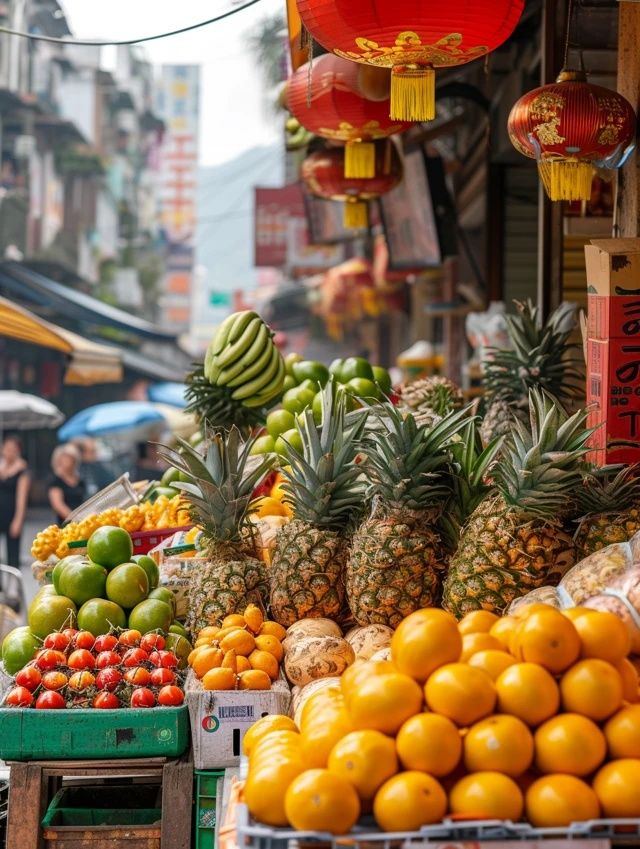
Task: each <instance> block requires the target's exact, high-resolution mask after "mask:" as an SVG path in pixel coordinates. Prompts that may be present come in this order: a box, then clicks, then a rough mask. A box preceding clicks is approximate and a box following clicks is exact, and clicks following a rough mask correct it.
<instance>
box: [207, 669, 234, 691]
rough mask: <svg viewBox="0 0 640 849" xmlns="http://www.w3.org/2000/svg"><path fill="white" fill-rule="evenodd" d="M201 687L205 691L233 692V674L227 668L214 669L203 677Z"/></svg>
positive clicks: (231, 670)
mask: <svg viewBox="0 0 640 849" xmlns="http://www.w3.org/2000/svg"><path fill="white" fill-rule="evenodd" d="M202 686H203V687H204V689H205V690H235V688H236V676H235V673H234V671H233V669H229V668H228V667H222V666H218V667H214V668H213V669H210V670H209V671H208V672H205V674H204V675H203V677H202Z"/></svg>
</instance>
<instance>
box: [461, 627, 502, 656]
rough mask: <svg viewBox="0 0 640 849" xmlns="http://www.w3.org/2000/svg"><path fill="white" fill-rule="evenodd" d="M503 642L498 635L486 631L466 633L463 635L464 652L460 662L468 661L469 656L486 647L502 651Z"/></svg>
mask: <svg viewBox="0 0 640 849" xmlns="http://www.w3.org/2000/svg"><path fill="white" fill-rule="evenodd" d="M501 648H502V643H501V642H500V640H498V639H496V637H492V636H491V634H488V633H486V632H484V631H478V632H477V633H475V634H465V635H464V636H463V637H462V653H461V654H460V662H461V663H466V662H467V661H468V660H469V658H470V657H471V656H472V655H474V654H476V652H479V651H485V650H486V649H495V650H496V651H500V649H501Z"/></svg>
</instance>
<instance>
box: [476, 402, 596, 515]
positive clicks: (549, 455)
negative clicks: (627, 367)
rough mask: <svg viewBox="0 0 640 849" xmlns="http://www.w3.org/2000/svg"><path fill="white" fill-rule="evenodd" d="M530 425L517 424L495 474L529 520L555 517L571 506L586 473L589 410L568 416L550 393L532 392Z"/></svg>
mask: <svg viewBox="0 0 640 849" xmlns="http://www.w3.org/2000/svg"><path fill="white" fill-rule="evenodd" d="M529 414H530V425H529V427H527V425H526V424H525V423H524V422H521V421H517V420H514V424H513V429H512V431H511V433H510V434H509V436H508V437H507V439H506V441H505V444H504V451H503V453H502V456H501V458H500V463H498V464H497V465H496V468H495V470H494V475H493V476H494V481H495V485H496V488H497V489H498V490H499V491H500V492H501V494H502V496H503V498H504V500H505V502H506V504H507V507H508V508H509V509H510V510H513V511H516V512H518V513H519V514H522V515H524V516H531V517H539V518H543V519H551V518H553V517H554V516H558V515H562V514H564V513H566V511H567V509H568V508H570V507H571V504H572V500H573V498H574V497H575V492H576V490H577V488H578V487H579V486H580V485H581V483H582V479H583V475H584V456H585V454H586V453H587V451H588V450H589V449H588V447H587V445H586V443H587V440H588V438H589V437H590V436H591V434H592V433H593V429H588V428H586V427H585V422H586V419H587V411H586V410H579V411H578V412H576V413H574V414H573V415H572V416H569V415H568V414H567V413H566V412H565V410H564V409H563V408H562V407H561V406H560V404H559V403H558V401H557V400H556V399H554V398H553V397H552V396H551V395H549V394H548V393H547V392H543V391H542V390H540V389H532V390H531V391H530V392H529Z"/></svg>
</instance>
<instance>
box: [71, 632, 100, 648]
mask: <svg viewBox="0 0 640 849" xmlns="http://www.w3.org/2000/svg"><path fill="white" fill-rule="evenodd" d="M95 641H96V638H95V637H94V636H93V634H92V633H91V631H78V633H77V634H76V635H75V637H74V638H73V645H74V646H75V647H76V648H77V649H87V651H91V649H92V648H93V646H94V643H95Z"/></svg>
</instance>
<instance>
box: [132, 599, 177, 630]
mask: <svg viewBox="0 0 640 849" xmlns="http://www.w3.org/2000/svg"><path fill="white" fill-rule="evenodd" d="M172 619H173V612H172V610H171V607H170V606H169V605H168V604H166V603H165V602H164V601H160V599H159V598H147V599H145V600H144V601H141V602H140V604H137V605H136V606H135V607H134V608H133V610H132V611H131V612H130V613H129V627H130V628H135V629H136V630H137V631H140V633H141V634H146V633H147V632H148V631H162V632H163V633H165V634H166V633H168V631H169V628H170V626H171V620H172Z"/></svg>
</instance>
